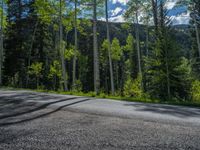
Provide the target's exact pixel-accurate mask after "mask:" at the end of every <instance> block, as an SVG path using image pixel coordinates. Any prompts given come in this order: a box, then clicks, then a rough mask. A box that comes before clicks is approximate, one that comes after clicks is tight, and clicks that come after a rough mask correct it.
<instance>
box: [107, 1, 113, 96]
mask: <svg viewBox="0 0 200 150" xmlns="http://www.w3.org/2000/svg"><path fill="white" fill-rule="evenodd" d="M105 11H106V12H105V14H106V28H107V40H108V59H109V70H110V83H111V92H112V95H114V93H115V88H114V80H113V65H112V57H111V55H112V54H111V41H110V29H109V23H108V0H105Z"/></svg>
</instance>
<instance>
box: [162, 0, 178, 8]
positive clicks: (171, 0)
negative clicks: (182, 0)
mask: <svg viewBox="0 0 200 150" xmlns="http://www.w3.org/2000/svg"><path fill="white" fill-rule="evenodd" d="M176 3H177V0H167V2H166V4H165V7H166V8H167V9H172V8H173V7H174V6H175V5H176Z"/></svg>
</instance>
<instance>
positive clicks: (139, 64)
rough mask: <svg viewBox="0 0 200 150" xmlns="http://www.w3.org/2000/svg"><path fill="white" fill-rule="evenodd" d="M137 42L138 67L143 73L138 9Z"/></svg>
mask: <svg viewBox="0 0 200 150" xmlns="http://www.w3.org/2000/svg"><path fill="white" fill-rule="evenodd" d="M136 44H137V56H138V69H139V74H140V75H142V67H141V56H140V55H141V53H140V37H139V21H138V10H137V11H136Z"/></svg>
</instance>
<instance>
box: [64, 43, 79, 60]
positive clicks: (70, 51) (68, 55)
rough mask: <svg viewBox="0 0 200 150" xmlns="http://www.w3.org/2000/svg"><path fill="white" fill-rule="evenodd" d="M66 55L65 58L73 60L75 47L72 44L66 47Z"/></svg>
mask: <svg viewBox="0 0 200 150" xmlns="http://www.w3.org/2000/svg"><path fill="white" fill-rule="evenodd" d="M64 55H65V59H67V60H71V59H72V58H73V57H74V47H73V46H71V45H70V46H69V47H68V48H66V49H65V54H64ZM76 55H77V54H76Z"/></svg>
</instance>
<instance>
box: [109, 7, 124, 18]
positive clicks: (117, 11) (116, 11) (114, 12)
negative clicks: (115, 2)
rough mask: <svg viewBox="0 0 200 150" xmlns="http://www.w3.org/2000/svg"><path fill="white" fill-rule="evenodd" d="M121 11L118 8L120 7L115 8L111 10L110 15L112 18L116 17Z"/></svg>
mask: <svg viewBox="0 0 200 150" xmlns="http://www.w3.org/2000/svg"><path fill="white" fill-rule="evenodd" d="M122 10H123V9H122V8H120V7H117V8H115V10H112V11H111V13H112V16H115V15H117V14H118V13H119V12H120V11H122Z"/></svg>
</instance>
